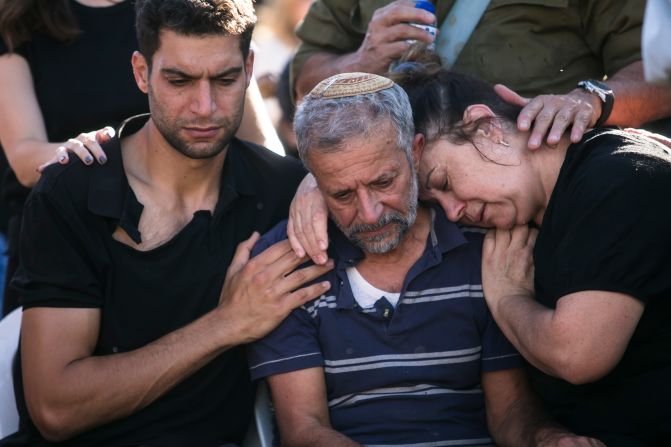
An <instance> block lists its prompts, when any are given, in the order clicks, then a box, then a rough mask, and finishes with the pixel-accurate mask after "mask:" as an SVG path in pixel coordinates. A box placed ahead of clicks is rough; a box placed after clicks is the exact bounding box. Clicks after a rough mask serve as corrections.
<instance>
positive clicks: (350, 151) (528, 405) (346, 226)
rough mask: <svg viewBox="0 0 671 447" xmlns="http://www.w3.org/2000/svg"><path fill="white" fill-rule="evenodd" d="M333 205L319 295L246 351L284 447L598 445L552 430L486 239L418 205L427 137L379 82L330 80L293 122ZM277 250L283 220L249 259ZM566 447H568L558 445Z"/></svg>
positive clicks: (385, 82)
mask: <svg viewBox="0 0 671 447" xmlns="http://www.w3.org/2000/svg"><path fill="white" fill-rule="evenodd" d="M295 126H296V133H297V138H298V149H299V153H300V156H301V159H302V160H303V163H304V164H305V166H306V167H307V168H308V169H309V170H310V171H311V172H312V174H313V175H314V176H315V178H316V180H317V183H318V186H319V189H320V190H321V192H322V194H323V195H324V197H325V198H326V202H327V205H328V208H329V212H330V217H331V219H332V221H331V222H330V224H329V225H330V228H329V238H330V240H331V241H332V243H331V246H330V249H329V256H330V257H332V258H333V259H334V262H335V268H334V270H333V271H332V272H329V273H328V274H326V275H325V276H323V277H321V278H319V280H322V281H323V280H327V281H329V282H330V283H331V285H332V287H331V289H330V290H329V292H328V293H327V294H324V295H322V296H321V297H319V298H317V299H315V300H313V301H311V302H308V303H307V304H306V305H304V306H302V307H300V308H297V309H296V310H294V311H293V313H292V314H290V316H289V317H288V318H287V319H286V320H285V321H284V323H283V324H281V325H280V326H279V327H278V328H277V329H276V330H274V331H273V332H271V333H270V334H269V335H268V336H267V337H266V338H265V339H263V340H261V341H259V342H257V343H255V344H254V345H253V346H251V348H250V369H251V373H252V376H253V378H255V379H259V378H267V380H268V383H269V384H270V388H271V391H272V396H273V401H274V404H275V408H276V414H277V421H278V423H279V428H280V434H281V437H282V444H283V445H306V446H319V445H324V446H340V445H343V446H350V445H359V444H366V445H386V446H391V445H398V446H408V445H427V446H428V445H431V446H461V445H463V446H473V445H493V444H495V443H496V444H499V445H514V446H525V445H556V444H557V442H559V441H560V440H563V441H570V442H572V443H571V444H570V445H599V444H596V443H593V440H588V439H585V438H580V437H574V436H572V435H571V434H569V433H566V432H564V431H563V430H562V429H561V428H558V427H556V426H552V425H551V424H550V423H549V422H548V421H547V420H545V419H544V417H543V416H542V414H541V411H540V410H539V409H538V408H537V407H536V405H535V401H534V400H533V398H532V397H531V395H530V393H529V391H528V388H527V385H526V380H525V377H524V374H523V372H522V369H521V366H522V359H521V357H520V356H519V354H518V353H517V352H516V351H515V349H514V348H513V347H512V346H511V345H510V344H509V343H508V341H507V340H506V339H505V337H504V336H503V335H502V333H501V332H500V330H499V328H498V327H497V326H496V323H495V322H494V321H493V319H492V317H491V315H490V314H489V311H488V310H487V306H486V304H485V301H484V299H483V294H482V285H481V280H480V252H481V244H482V234H481V233H480V232H478V231H471V230H469V229H467V228H466V229H460V228H459V227H457V226H456V225H455V224H453V223H451V222H449V221H448V220H447V219H446V217H445V214H444V213H442V212H439V211H438V212H436V211H435V210H434V209H432V208H428V207H425V206H422V205H418V203H417V179H416V175H415V168H416V166H417V163H418V160H419V157H420V155H421V150H422V146H423V136H422V135H415V133H414V127H413V121H412V115H411V111H410V105H409V103H408V98H407V96H406V94H405V92H404V91H403V90H402V89H401V88H400V87H399V86H397V85H396V84H394V83H393V82H392V81H390V80H389V79H387V78H384V77H381V76H377V75H370V74H365V73H348V74H340V75H336V76H333V77H331V78H328V79H326V80H324V81H322V82H321V83H320V84H319V85H317V86H316V87H315V88H314V89H313V90H312V92H311V93H310V94H309V95H308V96H306V98H305V100H304V102H303V103H302V104H301V106H300V107H299V109H298V111H297V114H296V124H295ZM284 238H286V223H282V224H280V225H279V226H277V227H275V228H274V229H273V230H271V232H269V233H268V234H266V235H265V236H264V237H263V239H262V240H261V242H260V245H259V246H257V247H256V249H257V250H261V249H263V248H264V247H266V246H269V245H271V244H273V243H274V242H277V241H278V240H281V239H284ZM567 445H569V444H567Z"/></svg>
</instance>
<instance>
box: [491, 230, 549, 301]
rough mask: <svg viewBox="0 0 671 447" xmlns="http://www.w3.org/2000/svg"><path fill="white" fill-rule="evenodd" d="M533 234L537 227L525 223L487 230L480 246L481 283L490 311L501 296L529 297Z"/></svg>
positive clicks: (531, 276) (531, 282)
mask: <svg viewBox="0 0 671 447" xmlns="http://www.w3.org/2000/svg"><path fill="white" fill-rule="evenodd" d="M537 236H538V230H536V229H534V228H529V227H528V226H526V225H520V226H517V227H515V228H513V229H512V230H498V229H497V230H489V231H488V232H487V235H486V236H485V241H484V244H483V246H482V287H483V290H484V294H485V299H486V300H487V305H488V306H489V308H490V309H491V310H492V313H496V312H495V309H496V306H497V305H498V304H499V302H500V300H501V299H502V298H504V297H514V296H527V297H533V295H534V260H533V249H534V245H535V243H536V237H537Z"/></svg>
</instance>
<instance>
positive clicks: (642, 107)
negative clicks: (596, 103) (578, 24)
mask: <svg viewBox="0 0 671 447" xmlns="http://www.w3.org/2000/svg"><path fill="white" fill-rule="evenodd" d="M607 83H608V85H609V86H610V87H611V88H612V89H613V93H614V94H615V103H614V104H613V111H612V112H611V114H610V117H609V118H608V120H607V121H606V125H611V126H624V127H639V126H641V125H642V124H645V123H647V122H649V121H653V120H656V119H660V118H664V117H667V116H671V86H661V85H652V84H649V83H647V82H645V78H644V75H643V63H642V62H641V61H637V62H634V63H632V64H630V65H628V66H626V67H624V68H623V69H621V70H620V71H618V72H617V73H616V74H614V75H613V76H612V77H611V78H609V79H608V81H607Z"/></svg>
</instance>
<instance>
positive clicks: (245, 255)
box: [226, 231, 261, 277]
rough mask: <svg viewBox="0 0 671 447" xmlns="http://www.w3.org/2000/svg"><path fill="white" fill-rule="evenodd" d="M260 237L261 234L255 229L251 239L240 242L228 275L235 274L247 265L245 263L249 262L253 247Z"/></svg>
mask: <svg viewBox="0 0 671 447" xmlns="http://www.w3.org/2000/svg"><path fill="white" fill-rule="evenodd" d="M260 237H261V236H260V235H259V233H258V231H255V232H253V233H252V235H251V236H250V237H249V239H247V240H244V241H242V242H240V243H239V244H238V247H237V248H236V249H235V254H234V255H233V259H232V260H231V263H230V265H229V266H228V272H227V273H226V276H227V277H230V276H232V275H235V274H236V273H238V272H239V271H240V270H241V269H242V267H244V266H245V264H247V261H249V258H250V257H251V255H252V249H253V248H254V245H256V243H257V242H258V240H259V238H260Z"/></svg>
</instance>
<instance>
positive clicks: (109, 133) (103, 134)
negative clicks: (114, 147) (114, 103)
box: [96, 126, 115, 143]
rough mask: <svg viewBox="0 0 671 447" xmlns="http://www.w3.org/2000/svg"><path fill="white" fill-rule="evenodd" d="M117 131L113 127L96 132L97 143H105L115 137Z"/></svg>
mask: <svg viewBox="0 0 671 447" xmlns="http://www.w3.org/2000/svg"><path fill="white" fill-rule="evenodd" d="M114 134H115V130H114V128H113V127H110V126H107V127H105V128H103V129H100V130H98V131H96V141H97V142H98V143H104V142H106V141H108V140H109V139H111V138H112V137H114Z"/></svg>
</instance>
